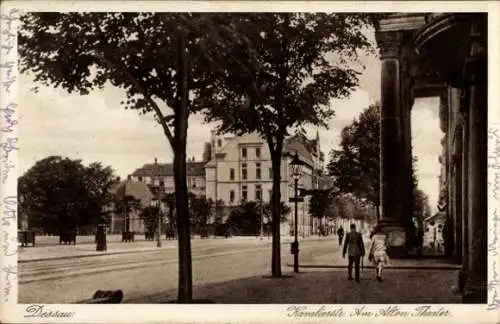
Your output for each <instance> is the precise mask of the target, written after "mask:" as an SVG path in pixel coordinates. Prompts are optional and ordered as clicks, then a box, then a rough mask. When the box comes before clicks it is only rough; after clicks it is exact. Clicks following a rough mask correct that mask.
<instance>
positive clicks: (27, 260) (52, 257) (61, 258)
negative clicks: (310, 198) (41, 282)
mask: <svg viewBox="0 0 500 324" xmlns="http://www.w3.org/2000/svg"><path fill="white" fill-rule="evenodd" d="M308 241H327V239H324V238H317V237H315V238H311V239H304V240H302V242H308ZM268 242H269V243H271V242H272V240H271V239H270V240H269V241H268ZM290 243H292V241H291V242H286V241H283V240H281V244H290ZM174 248H177V245H175V244H174V246H165V247H161V248H157V247H155V248H148V249H143V250H124V251H113V252H107V251H103V252H101V253H98V252H96V251H95V252H96V253H95V254H88V253H86V254H83V253H82V254H74V255H68V256H50V257H40V258H35V259H24V260H22V259H19V257H18V260H17V262H18V263H29V262H40V261H52V260H67V259H77V258H91V257H99V256H107V255H117V254H128V253H130V254H131V253H143V252H146V253H147V252H155V251H162V250H169V249H174ZM89 252H90V251H89Z"/></svg>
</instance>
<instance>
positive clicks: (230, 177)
mask: <svg viewBox="0 0 500 324" xmlns="http://www.w3.org/2000/svg"><path fill="white" fill-rule="evenodd" d="M229 179H231V180H234V169H230V170H229Z"/></svg>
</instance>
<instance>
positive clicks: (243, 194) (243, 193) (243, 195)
mask: <svg viewBox="0 0 500 324" xmlns="http://www.w3.org/2000/svg"><path fill="white" fill-rule="evenodd" d="M247 198H248V189H247V186H243V187H242V189H241V200H243V201H246V200H247Z"/></svg>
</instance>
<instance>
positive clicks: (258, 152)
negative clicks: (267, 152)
mask: <svg viewBox="0 0 500 324" xmlns="http://www.w3.org/2000/svg"><path fill="white" fill-rule="evenodd" d="M255 156H256V157H258V158H260V147H257V148H256V149H255Z"/></svg>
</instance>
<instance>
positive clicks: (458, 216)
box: [452, 118, 463, 264]
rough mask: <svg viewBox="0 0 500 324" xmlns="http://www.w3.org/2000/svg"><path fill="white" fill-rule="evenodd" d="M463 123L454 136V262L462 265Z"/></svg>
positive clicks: (459, 123) (458, 124) (459, 125)
mask: <svg viewBox="0 0 500 324" xmlns="http://www.w3.org/2000/svg"><path fill="white" fill-rule="evenodd" d="M461 123H462V121H461V118H459V120H457V126H456V130H455V132H454V136H453V160H452V161H453V179H454V183H453V187H454V197H453V200H454V209H455V214H454V217H453V218H454V220H455V246H454V249H453V261H454V263H456V264H461V263H462V240H463V239H462V124H461Z"/></svg>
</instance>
